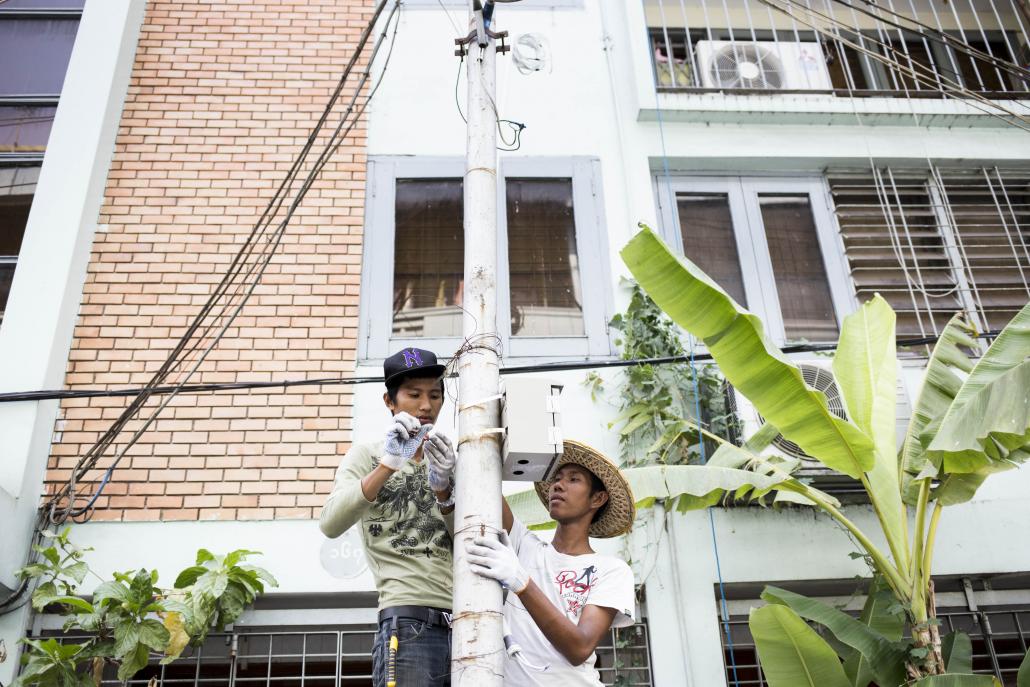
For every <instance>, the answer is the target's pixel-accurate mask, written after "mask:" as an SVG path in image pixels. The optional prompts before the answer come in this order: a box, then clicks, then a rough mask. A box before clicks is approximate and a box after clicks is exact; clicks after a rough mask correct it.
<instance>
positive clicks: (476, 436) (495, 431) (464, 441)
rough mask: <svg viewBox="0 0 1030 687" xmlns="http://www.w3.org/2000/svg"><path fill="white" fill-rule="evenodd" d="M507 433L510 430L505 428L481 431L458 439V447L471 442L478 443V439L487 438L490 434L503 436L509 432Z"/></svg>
mask: <svg viewBox="0 0 1030 687" xmlns="http://www.w3.org/2000/svg"><path fill="white" fill-rule="evenodd" d="M507 431H508V430H507V429H506V428H504V427H491V428H490V429H481V430H479V431H478V432H473V433H472V434H466V435H465V436H463V437H460V438H459V439H458V446H461V445H462V444H467V443H468V442H470V441H476V440H478V439H482V438H483V437H485V436H486V435H488V434H501V435H504V433H505V432H507Z"/></svg>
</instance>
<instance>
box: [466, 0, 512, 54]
mask: <svg viewBox="0 0 1030 687" xmlns="http://www.w3.org/2000/svg"><path fill="white" fill-rule="evenodd" d="M473 9H474V13H473V19H472V23H473V26H472V30H471V31H469V32H468V35H467V36H465V37H464V38H455V39H454V44H455V45H456V46H458V49H457V50H455V51H454V56H455V57H464V56H465V55H467V54H468V46H470V45H471V44H472V42H473V41H475V43H476V45H478V46H479V47H481V48H485V47H486V46H487V45H489V43H490V39H491V38H493V39H494V40H497V41H500V43H501V44H500V45H498V46H497V52H499V53H501V54H504V53H506V52H508V51H509V50H511V46H510V45H505V44H504V39H505V38H507V37H508V32H507V31H497V32H496V33H495V32H493V31H491V30H490V27H489V26H487V22H486V20H485V19H484V17H483V7H482V5H481V4H480V3H479V0H474V2H473Z"/></svg>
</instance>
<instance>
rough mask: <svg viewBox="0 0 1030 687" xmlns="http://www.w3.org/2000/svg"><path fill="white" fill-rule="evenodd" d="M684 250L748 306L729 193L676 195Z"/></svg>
mask: <svg viewBox="0 0 1030 687" xmlns="http://www.w3.org/2000/svg"><path fill="white" fill-rule="evenodd" d="M676 206H677V208H678V209H679V218H680V234H681V236H682V237H683V252H684V253H685V254H686V256H687V257H688V258H690V260H691V262H693V263H694V264H696V265H697V266H698V267H700V268H701V269H703V270H704V271H705V272H706V273H707V274H708V276H709V277H711V278H712V279H714V280H715V283H716V284H718V285H719V286H721V287H722V288H723V289H725V290H726V293H728V294H730V295H731V296H733V299H734V300H735V301H737V302H738V303H740V304H741V305H743V306H745V307H746V306H747V296H746V294H745V293H744V277H743V275H742V274H741V272H740V255H739V254H738V253H737V240H736V239H735V238H734V235H733V217H732V215H731V214H730V201H729V197H728V196H727V195H726V194H725V193H710V194H694V193H678V194H676Z"/></svg>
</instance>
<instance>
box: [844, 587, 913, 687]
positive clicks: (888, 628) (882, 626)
mask: <svg viewBox="0 0 1030 687" xmlns="http://www.w3.org/2000/svg"><path fill="white" fill-rule="evenodd" d="M892 608H898V603H897V601H895V599H894V595H893V594H892V593H891V591H890V587H889V586H888V585H887V583H886V582H885V581H884V579H883V578H882V577H880V576H879V575H878V576H876V577H874V578H873V579H872V581H871V582H870V583H869V593H868V595H867V596H866V601H865V604H864V605H863V606H862V613H861V614H860V615H859V616H858V621H859V622H860V623H862V624H863V625H868V626H869V628H870V629H872V630H874V631H875V632H877V633H878V634H880V635H882V636H883V637H884V638H885V639H887V640H888V641H891V642H897V641H900V640H901V636H902V634H903V633H904V629H905V616H904V614H903V613H902V612H901V611H900V609H898V610H896V611H892V610H891V609H892ZM844 673H845V674H846V675H847V676H848V683H849V684H850V685H851V687H869V683H870V682H872V681H873V680H875V679H876V676H875V675H874V674H873V670H872V668H871V667H870V666H869V660H868V659H866V657H865V656H863V655H862V654H861V653H860V652H858V651H853V652H852V653H851V655H850V656H849V657H848V658H847V659H845V661H844Z"/></svg>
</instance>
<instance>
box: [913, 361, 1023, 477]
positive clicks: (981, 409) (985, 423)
mask: <svg viewBox="0 0 1030 687" xmlns="http://www.w3.org/2000/svg"><path fill="white" fill-rule="evenodd" d="M1027 353H1030V351H1027ZM956 402H957V401H956ZM1028 443H1030V360H1027V361H1025V362H1023V363H1021V364H1019V365H1016V366H1014V367H1012V368H1010V369H1009V370H1008V371H1007V372H1004V373H1002V374H1000V375H997V376H995V377H994V379H992V380H991V381H989V382H987V383H986V384H983V385H982V386H980V388H979V389H978V390H977V391H976V393H975V394H973V395H972V396H970V397H968V398H967V400H966V402H965V403H964V404H963V405H962V406H961V407H959V408H957V409H956V408H955V404H953V405H952V409H951V410H949V411H948V413H947V415H945V417H944V420H943V421H942V422H941V426H940V429H938V431H937V434H936V436H934V438H933V441H932V442H931V443H930V445H929V447H927V456H929V458H930V460H932V461H934V462H935V463H937V464H942V465H943V469H944V472H946V473H956V472H957V473H969V472H977V471H979V470H983V469H984V468H987V467H989V466H990V465H991V464H992V463H994V462H999V461H1003V460H1005V459H1007V457H1008V454H1009V453H1011V452H1012V451H1014V450H1018V449H1020V448H1022V447H1023V446H1025V445H1027V444H1028Z"/></svg>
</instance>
